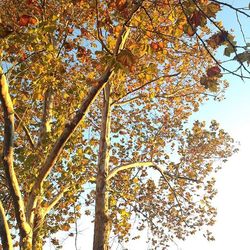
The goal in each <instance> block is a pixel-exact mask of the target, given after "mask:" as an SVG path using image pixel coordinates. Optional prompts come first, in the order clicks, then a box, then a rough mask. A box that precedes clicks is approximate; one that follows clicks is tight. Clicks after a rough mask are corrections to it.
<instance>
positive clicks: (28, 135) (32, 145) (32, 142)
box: [15, 112, 35, 149]
mask: <svg viewBox="0 0 250 250" xmlns="http://www.w3.org/2000/svg"><path fill="white" fill-rule="evenodd" d="M15 117H16V118H17V119H18V120H19V125H21V126H22V128H23V130H24V132H25V134H26V136H27V138H28V141H29V143H30V145H31V147H32V148H33V149H35V143H34V141H33V139H32V137H31V134H30V131H29V130H28V128H27V127H26V126H25V124H24V122H23V120H22V118H21V117H20V116H19V115H18V114H17V113H16V112H15Z"/></svg>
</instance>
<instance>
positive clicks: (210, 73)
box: [207, 66, 221, 77]
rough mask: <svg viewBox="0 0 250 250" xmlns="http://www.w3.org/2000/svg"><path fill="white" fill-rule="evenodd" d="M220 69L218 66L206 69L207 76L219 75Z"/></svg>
mask: <svg viewBox="0 0 250 250" xmlns="http://www.w3.org/2000/svg"><path fill="white" fill-rule="evenodd" d="M220 72H221V69H220V67H219V66H213V67H211V68H209V69H208V70H207V76H208V77H211V76H218V75H220Z"/></svg>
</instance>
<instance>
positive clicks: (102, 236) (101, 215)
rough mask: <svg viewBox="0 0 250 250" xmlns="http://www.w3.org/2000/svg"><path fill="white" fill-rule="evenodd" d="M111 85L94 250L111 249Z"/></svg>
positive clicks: (106, 100) (98, 184)
mask: <svg viewBox="0 0 250 250" xmlns="http://www.w3.org/2000/svg"><path fill="white" fill-rule="evenodd" d="M110 105H111V98H110V85H109V84H107V86H106V87H105V89H104V98H103V111H102V127H101V140H100V145H99V159H98V172H97V178H96V203H95V227H94V244H93V250H107V249H109V234H110V227H111V225H110V220H109V214H108V209H109V205H108V199H109V196H108V180H107V176H108V172H109V150H110V118H111V110H110Z"/></svg>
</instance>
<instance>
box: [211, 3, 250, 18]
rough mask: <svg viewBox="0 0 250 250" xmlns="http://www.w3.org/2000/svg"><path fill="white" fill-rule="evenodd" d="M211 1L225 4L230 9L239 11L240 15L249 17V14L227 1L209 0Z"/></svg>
mask: <svg viewBox="0 0 250 250" xmlns="http://www.w3.org/2000/svg"><path fill="white" fill-rule="evenodd" d="M211 1H212V2H215V3H218V4H221V5H225V6H227V7H229V8H230V9H233V10H235V11H236V12H239V13H241V14H242V15H244V16H246V17H250V15H248V14H247V13H246V12H244V11H242V10H240V9H239V8H236V7H234V6H233V5H231V4H229V3H224V2H221V1H217V0H211Z"/></svg>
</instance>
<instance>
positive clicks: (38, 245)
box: [32, 213, 44, 250]
mask: <svg viewBox="0 0 250 250" xmlns="http://www.w3.org/2000/svg"><path fill="white" fill-rule="evenodd" d="M43 222H44V221H43V216H42V214H40V213H38V214H36V216H35V219H34V229H33V237H32V240H33V241H32V250H42V249H43V236H44V234H43Z"/></svg>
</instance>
